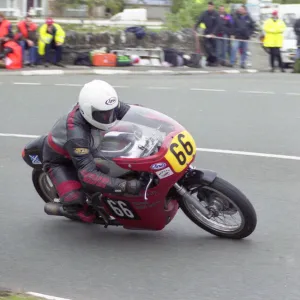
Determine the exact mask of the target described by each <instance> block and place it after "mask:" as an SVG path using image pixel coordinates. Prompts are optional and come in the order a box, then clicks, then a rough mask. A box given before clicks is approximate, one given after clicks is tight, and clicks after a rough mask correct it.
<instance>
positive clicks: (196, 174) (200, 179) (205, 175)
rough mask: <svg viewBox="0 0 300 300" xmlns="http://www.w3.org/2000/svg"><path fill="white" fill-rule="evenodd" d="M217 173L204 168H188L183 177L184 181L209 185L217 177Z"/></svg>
mask: <svg viewBox="0 0 300 300" xmlns="http://www.w3.org/2000/svg"><path fill="white" fill-rule="evenodd" d="M217 176H218V175H217V173H216V172H214V171H211V170H206V169H190V170H189V171H188V172H187V173H186V175H185V178H184V179H183V184H184V183H187V182H188V183H189V184H193V183H195V184H201V185H210V184H212V183H213V182H214V180H215V179H216V178H217Z"/></svg>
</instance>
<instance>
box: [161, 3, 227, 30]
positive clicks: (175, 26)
mask: <svg viewBox="0 0 300 300" xmlns="http://www.w3.org/2000/svg"><path fill="white" fill-rule="evenodd" d="M213 2H214V4H215V6H216V7H218V6H220V5H223V4H225V3H224V1H223V0H215V1H213ZM173 4H174V2H173ZM180 6H181V8H179V9H178V12H177V13H169V14H167V17H166V23H167V27H168V28H169V29H170V30H172V31H177V30H180V29H184V28H192V27H193V26H194V24H195V22H196V20H197V18H198V17H199V15H200V14H201V13H202V12H203V11H204V10H206V9H207V1H203V2H200V1H199V2H196V1H195V0H182V3H181V4H180Z"/></svg>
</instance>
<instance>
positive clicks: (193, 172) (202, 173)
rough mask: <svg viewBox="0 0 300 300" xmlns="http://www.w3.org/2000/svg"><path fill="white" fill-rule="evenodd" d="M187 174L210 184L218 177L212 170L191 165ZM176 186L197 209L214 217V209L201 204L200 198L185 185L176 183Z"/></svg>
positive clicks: (205, 214) (178, 191) (206, 215)
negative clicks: (192, 193)
mask: <svg viewBox="0 0 300 300" xmlns="http://www.w3.org/2000/svg"><path fill="white" fill-rule="evenodd" d="M186 176H187V177H194V178H197V181H198V180H199V182H198V183H202V184H204V185H209V184H211V183H212V182H213V181H214V180H215V178H216V177H217V173H215V172H213V171H210V170H204V169H196V168H195V167H192V166H190V168H189V170H188V171H187V173H186ZM174 188H175V189H176V191H177V193H178V194H179V195H181V196H182V197H183V198H184V199H185V200H186V201H187V202H190V203H192V205H193V206H194V207H195V208H196V209H197V210H199V211H200V212H201V213H202V214H203V215H204V216H205V217H206V218H208V219H210V218H211V217H213V215H214V213H213V211H211V210H208V209H207V208H206V207H204V206H203V205H201V203H200V201H199V199H198V198H197V197H195V196H193V195H191V194H190V192H189V191H188V190H187V189H186V188H185V187H184V186H182V185H180V184H178V183H175V185H174Z"/></svg>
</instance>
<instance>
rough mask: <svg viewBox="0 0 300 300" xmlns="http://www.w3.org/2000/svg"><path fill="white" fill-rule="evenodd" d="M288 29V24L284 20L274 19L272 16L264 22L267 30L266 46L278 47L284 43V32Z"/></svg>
mask: <svg viewBox="0 0 300 300" xmlns="http://www.w3.org/2000/svg"><path fill="white" fill-rule="evenodd" d="M285 29H286V25H285V23H284V22H283V21H282V20H279V19H278V20H276V21H274V20H273V19H272V18H271V19H268V20H266V21H265V23H264V27H263V30H264V32H265V38H264V47H268V48H269V47H270V48H272V47H278V48H281V47H282V45H283V32H284V31H285Z"/></svg>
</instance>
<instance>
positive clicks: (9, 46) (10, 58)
mask: <svg viewBox="0 0 300 300" xmlns="http://www.w3.org/2000/svg"><path fill="white" fill-rule="evenodd" d="M16 27H17V28H16V32H14V30H13V27H12V24H11V22H10V21H9V20H7V19H6V18H5V16H4V14H2V13H0V67H2V68H6V69H21V68H22V67H23V66H25V65H28V66H31V67H35V66H37V65H38V64H40V63H44V65H45V67H48V66H49V64H50V63H53V64H54V65H56V66H60V67H64V65H63V64H62V63H61V60H62V45H63V44H64V41H65V32H64V30H63V29H62V27H61V26H60V25H59V24H57V23H55V22H54V20H53V19H52V18H47V19H46V22H45V24H43V25H42V26H40V27H38V25H37V24H35V23H34V22H33V21H32V18H31V17H30V16H29V15H27V16H26V17H25V18H24V20H22V21H20V22H19V23H18V24H17V26H16ZM52 50H54V52H55V56H54V59H52V57H51V52H52ZM26 54H28V55H26ZM27 56H28V57H27Z"/></svg>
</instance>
